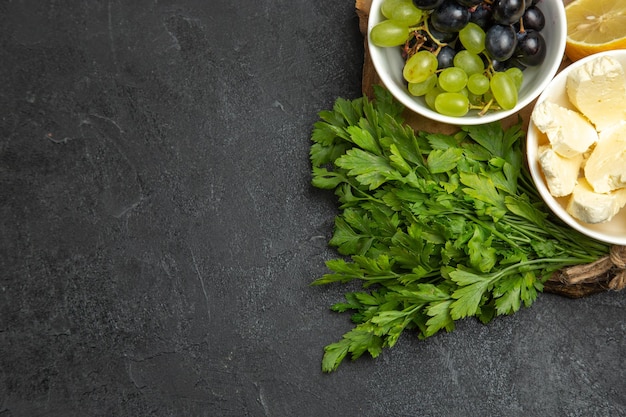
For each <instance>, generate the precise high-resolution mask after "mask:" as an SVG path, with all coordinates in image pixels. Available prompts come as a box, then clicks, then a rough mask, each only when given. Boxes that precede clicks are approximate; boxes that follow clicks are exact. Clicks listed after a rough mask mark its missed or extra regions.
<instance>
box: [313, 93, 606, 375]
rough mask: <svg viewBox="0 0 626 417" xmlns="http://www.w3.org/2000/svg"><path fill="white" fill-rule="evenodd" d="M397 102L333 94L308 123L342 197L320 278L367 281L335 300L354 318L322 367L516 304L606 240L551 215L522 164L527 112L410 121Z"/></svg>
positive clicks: (321, 163)
mask: <svg viewBox="0 0 626 417" xmlns="http://www.w3.org/2000/svg"><path fill="white" fill-rule="evenodd" d="M402 111H403V107H402V105H401V104H399V103H398V102H396V101H395V100H394V99H393V98H392V97H391V95H390V94H389V92H388V91H387V90H385V89H383V88H382V87H379V86H377V87H375V99H374V100H369V99H368V98H366V97H362V98H358V99H355V100H345V99H338V100H337V101H336V102H335V105H334V107H333V109H332V110H329V111H322V112H320V113H319V116H320V119H321V120H319V121H318V122H317V123H316V124H315V126H314V129H313V132H312V141H313V144H312V146H311V150H310V158H311V162H312V171H313V172H312V173H313V179H312V183H313V185H314V186H315V187H319V188H323V189H331V190H334V191H335V194H336V195H337V197H338V200H339V203H340V213H339V214H338V216H337V217H336V219H335V228H334V232H333V236H332V238H331V239H330V241H329V244H330V245H332V246H334V247H336V248H337V251H338V252H339V254H341V255H343V256H342V257H339V258H338V259H333V260H329V261H327V262H326V265H327V267H328V268H329V270H330V272H329V273H327V274H325V275H323V276H322V277H320V278H318V279H317V280H315V281H314V282H313V284H314V285H322V284H330V283H347V282H350V281H353V280H359V281H360V282H362V291H357V292H349V293H347V294H345V302H341V303H337V304H335V305H333V306H332V309H333V310H334V311H337V312H347V311H351V312H352V313H353V314H352V316H351V317H352V321H353V322H354V324H355V326H354V328H353V329H352V330H350V331H348V332H347V333H346V334H344V335H343V338H342V339H341V340H339V341H338V342H336V343H332V344H330V345H328V346H326V347H325V349H324V350H325V353H324V357H323V359H322V369H323V371H324V372H330V371H333V370H335V369H337V367H338V366H339V364H340V363H341V362H342V360H343V359H344V358H345V357H346V356H347V355H348V354H350V356H351V358H352V359H353V360H354V359H357V358H358V357H360V356H361V355H362V354H364V353H365V352H368V353H369V354H370V355H371V356H372V357H377V356H378V355H379V354H380V353H381V351H382V349H383V348H385V347H392V346H394V345H395V343H396V342H397V340H398V338H399V336H400V335H401V333H402V332H403V331H404V330H405V329H417V331H418V334H419V336H420V337H422V338H426V337H429V336H432V335H434V334H435V333H437V332H439V331H440V330H442V329H445V330H446V331H452V330H453V329H454V323H455V321H456V320H460V319H463V318H466V317H477V318H478V319H479V320H481V321H482V322H484V323H487V322H489V321H490V320H491V319H492V318H494V317H495V316H497V315H505V314H512V313H514V312H516V311H518V310H519V309H520V307H521V306H522V305H524V306H527V307H528V306H530V305H531V304H532V303H533V301H534V300H535V299H536V297H537V294H538V292H541V291H542V289H543V282H544V281H545V280H546V279H547V278H549V276H550V275H551V274H552V273H553V272H555V271H557V270H559V269H561V268H563V267H565V266H571V265H577V264H584V263H589V262H593V261H595V260H597V259H598V258H600V257H602V256H604V255H606V254H607V253H608V251H609V246H607V245H605V244H602V243H600V242H597V241H595V240H592V239H591V238H588V237H586V236H584V235H582V234H580V233H578V232H577V231H575V230H573V229H571V228H569V227H567V226H565V225H564V224H562V223H561V222H560V221H559V220H558V219H556V218H554V217H553V216H552V215H551V214H550V210H549V209H548V207H547V206H545V204H544V203H543V201H542V200H541V198H540V197H539V195H538V194H537V192H536V189H535V188H534V186H533V183H532V180H531V179H530V175H529V173H528V171H527V168H526V166H525V164H524V163H523V150H522V140H521V139H522V138H523V131H522V129H521V123H518V124H516V125H514V126H513V127H511V128H509V129H507V130H503V128H502V126H501V125H500V124H499V123H491V124H485V125H479V126H469V127H462V128H461V129H460V131H459V132H458V133H456V134H454V135H445V134H435V133H427V132H415V131H414V130H413V129H412V128H411V127H410V126H408V125H406V124H404V122H403V119H402V116H401V114H402Z"/></svg>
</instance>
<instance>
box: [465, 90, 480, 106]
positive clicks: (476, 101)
mask: <svg viewBox="0 0 626 417" xmlns="http://www.w3.org/2000/svg"><path fill="white" fill-rule="evenodd" d="M467 99H468V100H469V102H470V104H472V105H474V106H480V105H482V103H483V95H482V94H474V93H472V92H471V91H470V92H469V94H468V95H467Z"/></svg>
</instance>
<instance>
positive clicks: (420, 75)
mask: <svg viewBox="0 0 626 417" xmlns="http://www.w3.org/2000/svg"><path fill="white" fill-rule="evenodd" d="M437 66H438V62H437V57H436V56H435V55H434V54H433V53H432V52H429V51H419V52H418V53H416V54H415V55H413V56H411V58H409V59H408V60H407V61H406V63H405V64H404V68H403V70H402V75H403V76H404V79H405V80H406V81H408V82H410V83H421V82H422V81H425V80H426V78H428V77H430V76H431V75H432V74H434V73H435V72H436V71H437Z"/></svg>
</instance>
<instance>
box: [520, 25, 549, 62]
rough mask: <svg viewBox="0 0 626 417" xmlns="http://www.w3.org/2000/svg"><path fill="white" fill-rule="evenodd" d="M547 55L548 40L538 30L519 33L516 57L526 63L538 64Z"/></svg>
mask: <svg viewBox="0 0 626 417" xmlns="http://www.w3.org/2000/svg"><path fill="white" fill-rule="evenodd" d="M545 57H546V41H545V39H544V37H543V36H542V35H541V33H539V32H537V31H536V30H527V31H525V32H520V33H518V35H517V46H516V48H515V58H517V60H519V62H521V63H522V64H524V65H527V66H537V65H540V64H541V63H543V60H544V59H545Z"/></svg>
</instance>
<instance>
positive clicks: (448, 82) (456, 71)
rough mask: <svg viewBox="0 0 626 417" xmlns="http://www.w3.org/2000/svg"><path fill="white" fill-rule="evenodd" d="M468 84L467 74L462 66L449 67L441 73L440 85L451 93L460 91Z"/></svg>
mask: <svg viewBox="0 0 626 417" xmlns="http://www.w3.org/2000/svg"><path fill="white" fill-rule="evenodd" d="M466 85H467V74H466V73H465V71H463V70H462V69H461V68H458V67H448V68H446V69H444V70H443V71H441V72H440V73H439V86H440V87H441V89H442V90H444V91H447V92H450V93H458V92H459V91H461V90H462V89H463V88H464V87H465V86H466Z"/></svg>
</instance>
